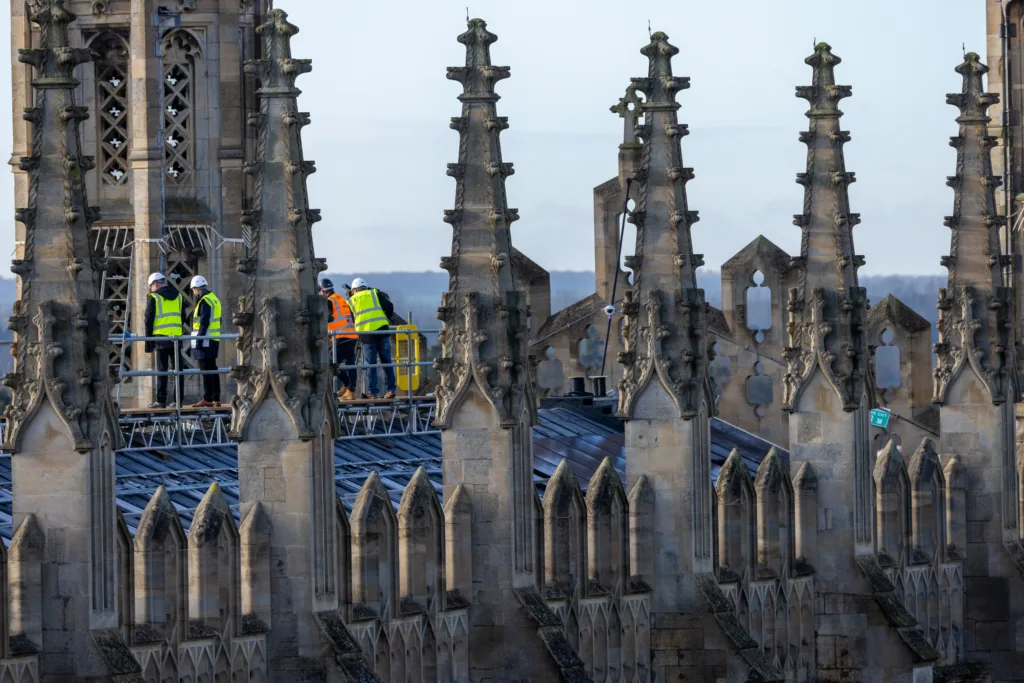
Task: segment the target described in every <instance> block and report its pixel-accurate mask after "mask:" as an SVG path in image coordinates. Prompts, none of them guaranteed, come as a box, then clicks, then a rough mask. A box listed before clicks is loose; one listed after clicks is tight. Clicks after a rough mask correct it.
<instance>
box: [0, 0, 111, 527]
mask: <svg viewBox="0 0 1024 683" xmlns="http://www.w3.org/2000/svg"><path fill="white" fill-rule="evenodd" d="M64 5H65V1H64V0H42V1H41V2H37V3H34V4H33V5H32V6H31V9H30V18H31V20H32V21H33V22H34V23H36V24H38V26H39V29H40V42H39V47H34V48H30V49H23V50H19V60H20V61H21V62H23V63H25V64H30V65H32V67H33V68H34V70H35V75H34V77H33V79H32V87H33V89H34V90H35V98H34V105H33V106H32V107H29V108H28V109H26V110H25V113H24V118H25V119H26V120H27V121H28V122H29V123H30V125H31V128H32V142H31V145H32V147H31V150H32V151H31V156H27V157H22V158H21V160H20V162H19V166H20V168H21V169H22V170H24V171H26V172H27V173H28V176H29V194H28V205H27V206H26V207H25V208H23V209H19V210H18V211H17V212H16V219H17V220H18V221H19V222H21V223H23V224H24V225H25V246H24V251H23V255H22V258H20V259H18V260H15V261H14V262H12V265H11V270H12V271H13V272H14V273H16V274H17V275H18V276H19V277H20V278H21V299H20V300H19V301H17V302H15V304H14V310H13V315H12V316H11V318H10V319H9V321H8V327H9V328H10V329H12V330H14V333H15V337H14V338H15V344H14V347H13V350H12V353H13V355H14V358H15V362H14V372H12V373H10V374H8V375H7V376H6V377H5V378H4V384H5V385H7V386H8V387H9V388H10V389H11V392H12V394H13V396H12V402H11V404H10V405H9V406H8V407H7V409H6V410H5V412H4V417H5V418H6V420H7V431H6V434H5V437H6V438H5V442H6V443H5V444H4V449H5V450H7V451H8V452H11V451H18V450H19V449H20V448H21V445H22V444H21V437H22V434H23V431H24V429H23V428H24V426H25V425H26V424H28V423H29V422H30V421H31V420H32V418H33V417H34V416H35V414H36V412H37V411H38V410H39V408H40V406H42V405H43V404H44V403H49V404H50V406H51V407H52V408H53V410H54V411H55V412H56V413H57V415H58V417H59V419H60V420H61V421H62V422H63V424H64V425H65V427H66V428H67V429H68V430H69V432H70V433H71V436H72V438H73V440H74V443H75V449H76V450H78V451H81V452H87V451H90V450H93V449H95V448H109V449H116V448H118V447H119V446H120V443H121V441H120V435H121V432H120V430H119V429H118V428H117V424H116V415H115V412H114V407H113V403H112V402H111V400H110V373H109V368H108V367H107V364H108V362H109V354H108V329H109V317H108V316H107V310H106V302H104V301H100V300H99V271H100V270H102V268H103V267H104V266H103V263H102V258H100V257H99V255H97V254H94V253H93V250H92V240H90V238H89V229H90V226H91V225H92V224H93V223H94V222H95V221H96V220H98V219H99V209H97V208H96V207H92V206H89V201H88V197H87V196H86V184H85V173H86V172H87V171H89V170H90V169H92V168H93V166H94V165H95V164H94V162H93V159H92V157H87V156H84V155H82V141H81V137H80V135H79V123H80V122H82V121H84V120H86V119H88V117H89V112H88V109H87V108H86V107H82V106H78V105H77V104H76V101H75V88H76V87H77V86H78V81H77V80H76V79H75V78H74V69H75V67H76V66H77V65H79V64H82V63H84V62H87V61H89V59H90V56H89V51H88V50H84V49H78V48H71V47H68V24H70V23H71V22H72V21H74V19H75V15H74V14H73V13H72V12H70V11H68V10H67V9H65V6H64ZM37 254H38V256H37ZM112 514H113V513H112V512H111V515H112Z"/></svg>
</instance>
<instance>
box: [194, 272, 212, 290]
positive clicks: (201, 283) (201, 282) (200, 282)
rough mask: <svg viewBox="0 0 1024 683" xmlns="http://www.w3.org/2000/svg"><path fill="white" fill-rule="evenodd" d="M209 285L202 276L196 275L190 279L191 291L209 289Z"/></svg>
mask: <svg viewBox="0 0 1024 683" xmlns="http://www.w3.org/2000/svg"><path fill="white" fill-rule="evenodd" d="M209 286H210V283H209V282H207V281H206V278H205V277H203V276H202V275H196V276H195V277H194V278H192V289H202V288H203V287H209Z"/></svg>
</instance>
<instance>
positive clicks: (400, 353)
mask: <svg viewBox="0 0 1024 683" xmlns="http://www.w3.org/2000/svg"><path fill="white" fill-rule="evenodd" d="M395 329H396V330H399V333H398V334H396V335H395V362H396V363H408V362H409V361H410V360H411V361H412V362H413V363H419V362H420V335H418V334H413V333H414V332H415V331H416V326H415V325H399V326H398V327H396V328H395ZM402 330H404V331H405V334H402V333H401V331H402ZM410 342H411V343H410ZM410 346H411V347H412V349H411V351H412V358H411V359H410V358H409V355H410ZM421 369H422V368H420V366H418V365H414V366H413V367H412V368H410V367H409V366H407V365H399V366H398V367H397V368H395V370H396V372H395V379H396V380H397V383H398V390H399V391H405V392H408V391H409V389H410V387H411V388H412V391H416V390H417V389H419V388H420V370H421ZM410 371H411V372H410Z"/></svg>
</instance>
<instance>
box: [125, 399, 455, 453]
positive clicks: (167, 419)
mask: <svg viewBox="0 0 1024 683" xmlns="http://www.w3.org/2000/svg"><path fill="white" fill-rule="evenodd" d="M435 405H436V404H435V400H434V398H433V397H432V396H414V397H412V399H410V398H409V397H407V396H406V397H399V398H395V399H361V400H355V401H345V402H343V403H339V404H338V426H339V427H340V433H339V434H338V435H337V438H339V439H373V438H379V437H399V436H403V435H412V436H422V435H424V434H435V433H437V431H438V430H436V429H435V428H434V426H433V424H432V423H433V419H434V411H435ZM119 422H120V425H121V433H122V435H123V436H124V443H125V446H124V448H123V449H122V450H125V451H145V450H158V449H160V448H198V447H208V446H218V445H225V444H230V443H234V442H233V440H232V439H231V438H230V435H229V432H230V427H231V407H230V405H227V404H225V405H223V406H221V407H219V408H192V407H184V408H181V409H177V408H130V409H125V410H122V411H121V413H120V416H119Z"/></svg>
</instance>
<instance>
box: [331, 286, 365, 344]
mask: <svg viewBox="0 0 1024 683" xmlns="http://www.w3.org/2000/svg"><path fill="white" fill-rule="evenodd" d="M327 300H328V301H330V302H331V310H332V312H333V313H334V319H333V320H331V322H329V323H327V333H328V334H329V335H331V336H332V337H343V338H345V339H355V338H356V337H358V336H359V335H357V334H356V324H355V320H354V319H353V317H352V309H351V308H349V305H348V301H346V300H345V297H343V296H342V295H341V294H338V293H337V292H335V293H334V294H331V295H330V296H329V297H327Z"/></svg>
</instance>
